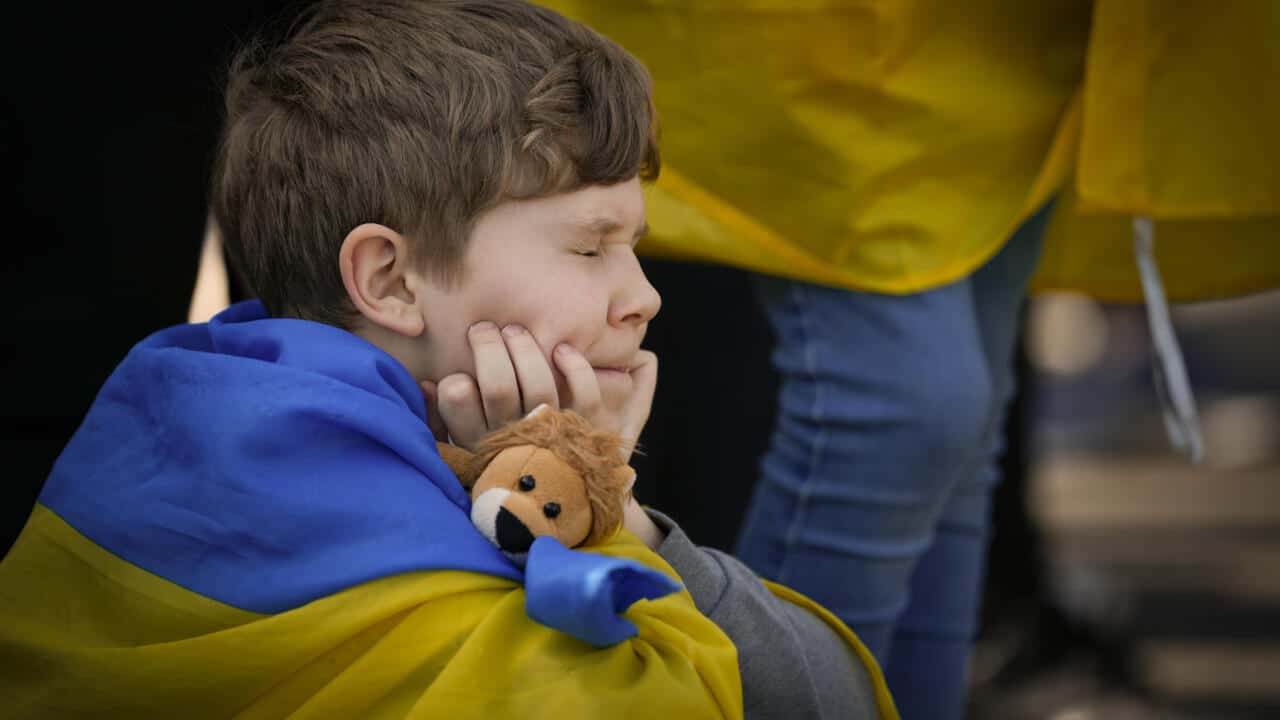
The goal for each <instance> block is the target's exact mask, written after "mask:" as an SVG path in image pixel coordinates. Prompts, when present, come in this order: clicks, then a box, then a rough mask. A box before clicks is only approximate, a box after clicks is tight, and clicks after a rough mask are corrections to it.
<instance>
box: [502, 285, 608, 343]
mask: <svg viewBox="0 0 1280 720" xmlns="http://www.w3.org/2000/svg"><path fill="white" fill-rule="evenodd" d="M521 314H522V315H523V316H524V318H526V319H525V320H524V324H525V327H527V328H529V329H530V330H531V331H532V332H533V334H534V337H535V338H537V340H538V344H539V345H540V346H541V347H542V348H543V350H544V351H545V352H546V353H548V355H549V354H550V352H551V351H552V350H553V349H554V348H555V346H556V345H558V344H560V343H569V344H570V345H572V346H573V347H575V348H577V349H578V350H581V351H586V350H588V349H589V348H590V347H591V345H592V344H593V343H594V342H595V341H596V339H597V338H599V337H600V335H601V334H602V333H603V332H605V330H606V329H607V327H608V317H609V305H608V294H607V293H605V292H603V291H601V290H599V289H597V288H595V287H593V286H592V285H591V284H589V283H572V282H567V283H563V284H561V285H560V286H558V287H556V288H555V289H554V292H545V293H541V294H539V295H538V296H536V297H531V298H528V301H527V302H526V303H525V304H524V305H523V309H522V311H521Z"/></svg>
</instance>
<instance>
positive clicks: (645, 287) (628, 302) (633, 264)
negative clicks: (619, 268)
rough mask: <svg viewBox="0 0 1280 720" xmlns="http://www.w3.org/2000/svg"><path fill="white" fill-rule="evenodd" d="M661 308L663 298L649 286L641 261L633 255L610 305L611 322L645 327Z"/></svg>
mask: <svg viewBox="0 0 1280 720" xmlns="http://www.w3.org/2000/svg"><path fill="white" fill-rule="evenodd" d="M661 307H662V296H661V295H659V294H658V291H657V290H655V289H654V287H653V285H651V284H649V278H647V277H645V275H644V269H643V268H642V267H640V260H639V259H638V258H637V257H636V256H635V254H634V253H633V254H632V255H631V258H630V261H629V263H628V266H627V267H626V268H625V269H624V270H623V278H622V282H620V283H619V284H618V289H617V292H615V293H614V297H613V302H612V303H610V308H609V316H610V317H609V320H610V321H611V322H612V323H613V324H614V325H643V324H645V323H647V322H649V321H650V320H652V319H653V317H654V316H655V315H657V314H658V310H659V309H660V308H661Z"/></svg>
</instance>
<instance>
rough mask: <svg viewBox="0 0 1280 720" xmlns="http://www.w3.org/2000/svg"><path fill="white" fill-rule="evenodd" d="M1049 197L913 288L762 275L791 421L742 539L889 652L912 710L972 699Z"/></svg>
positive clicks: (957, 707)
mask: <svg viewBox="0 0 1280 720" xmlns="http://www.w3.org/2000/svg"><path fill="white" fill-rule="evenodd" d="M1046 215H1047V213H1046V212H1045V211H1041V212H1040V213H1039V214H1037V215H1036V216H1035V217H1033V218H1032V219H1031V220H1029V221H1027V223H1026V224H1024V226H1023V227H1022V228H1021V229H1020V230H1019V231H1018V232H1017V233H1016V234H1015V235H1014V237H1013V238H1012V239H1011V240H1010V241H1009V243H1008V244H1007V245H1005V247H1004V248H1003V249H1002V250H1001V251H1000V252H999V253H997V254H996V255H995V256H994V257H993V258H992V259H991V260H989V261H988V262H987V263H986V264H985V265H983V266H982V267H981V268H979V269H978V270H977V271H975V272H974V273H973V274H972V275H970V276H969V277H967V278H964V279H962V280H960V281H957V282H954V283H952V284H950V285H946V286H944V287H940V288H937V289H934V290H929V291H927V292H921V293H917V294H913V295H903V296H897V295H884V294H877V293H867V292H855V291H849V290H840V289H834V288H828V287H820V286H816V285H810V284H806V283H801V282H794V281H788V280H781V279H777V278H771V277H759V278H758V279H757V283H756V291H757V296H758V298H759V299H760V301H761V303H762V305H763V307H764V309H765V313H766V314H767V315H768V317H769V322H770V324H771V325H772V326H773V329H774V332H775V333H776V336H777V347H776V349H775V351H774V356H773V362H774V365H775V366H776V367H777V369H778V371H779V373H780V375H781V381H782V385H781V390H780V398H779V407H778V421H777V426H776V427H775V429H774V432H773V437H772V440H771V444H770V447H769V450H768V452H767V453H766V454H765V457H764V459H763V461H762V463H761V478H760V482H759V484H758V485H757V487H756V490H755V494H754V496H753V497H752V501H751V506H750V509H749V510H748V512H747V518H746V521H745V524H744V526H743V529H742V534H741V536H740V538H739V542H738V548H737V551H738V556H739V557H740V558H742V560H743V561H745V562H746V563H747V564H748V565H750V566H751V567H752V568H753V569H755V570H756V572H758V573H760V574H761V575H762V576H764V577H767V578H770V579H772V580H775V581H777V582H780V583H782V584H784V585H788V586H790V587H793V588H795V589H796V590H799V591H800V592H802V593H804V594H806V595H808V596H809V597H811V598H813V599H814V600H816V601H818V602H819V603H821V604H822V605H824V606H825V607H827V608H828V609H830V610H831V611H832V612H834V613H835V614H836V615H838V616H839V617H840V618H842V619H843V620H844V621H845V622H846V623H847V624H848V625H849V626H850V627H851V628H853V630H854V631H855V632H856V633H857V634H858V636H859V637H860V638H861V639H862V641H863V642H864V643H866V645H867V647H868V648H869V649H870V650H871V652H872V653H874V654H875V656H876V658H877V659H878V660H879V662H880V665H881V667H882V668H884V670H885V673H886V676H887V679H888V682H889V687H890V689H891V690H892V691H893V693H894V697H895V699H896V701H897V702H898V706H899V708H900V709H901V711H902V717H903V718H905V719H907V720H916V719H922V720H924V719H927V720H943V719H945V718H960V717H962V716H963V714H964V706H965V696H966V686H965V674H966V665H967V661H968V656H969V649H970V646H971V644H972V639H973V636H974V633H975V632H976V626H977V618H978V610H979V603H980V601H981V588H982V581H983V575H984V571H985V557H986V551H987V543H988V533H989V529H990V503H991V493H992V490H993V489H994V487H995V485H996V482H997V481H998V479H999V471H998V466H997V464H996V463H997V461H998V460H999V456H1000V453H1001V451H1002V442H1003V421H1004V416H1005V411H1006V408H1007V406H1008V404H1009V400H1010V398H1011V397H1012V394H1013V389H1014V352H1013V351H1014V342H1015V341H1016V338H1017V336H1018V321H1019V310H1020V308H1021V305H1022V299H1023V297H1024V294H1025V291H1026V286H1027V282H1028V280H1029V278H1030V275H1031V273H1032V271H1033V269H1034V267H1035V263H1036V260H1037V258H1038V254H1039V248H1040V235H1041V232H1042V229H1043V225H1044V221H1045V217H1046Z"/></svg>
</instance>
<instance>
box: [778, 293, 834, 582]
mask: <svg viewBox="0 0 1280 720" xmlns="http://www.w3.org/2000/svg"><path fill="white" fill-rule="evenodd" d="M789 291H790V292H789V294H790V295H791V298H792V302H793V304H794V305H795V308H796V315H797V317H798V318H799V321H800V322H799V323H798V325H799V327H800V334H801V343H800V344H801V347H803V348H804V367H805V373H806V374H807V376H808V379H809V381H810V382H811V383H812V384H813V405H812V406H811V408H810V411H809V419H810V420H811V421H812V422H813V423H814V424H815V426H816V427H817V428H818V429H817V431H816V433H815V434H814V438H813V445H812V448H811V449H810V451H809V460H808V464H807V466H806V467H805V468H804V471H803V473H801V477H800V482H799V485H798V487H797V488H796V495H797V497H796V511H795V514H794V515H793V516H792V518H791V524H790V525H789V526H788V527H787V533H786V535H785V536H784V538H783V553H782V563H781V566H780V567H779V568H778V582H780V583H783V584H785V583H787V582H788V581H789V580H790V573H789V571H790V569H791V564H790V563H791V559H792V551H793V550H794V549H795V547H796V546H797V545H798V544H799V536H800V531H801V530H802V529H803V528H804V525H805V516H806V515H807V514H808V510H809V493H810V485H811V481H812V479H813V476H814V472H815V470H816V469H817V467H818V461H819V459H820V458H821V456H822V451H823V449H824V446H825V444H826V439H827V429H826V426H825V425H824V424H823V422H822V412H823V410H824V404H823V397H822V385H821V383H819V382H818V371H817V359H816V358H815V357H814V353H815V352H816V349H815V347H814V343H813V338H814V337H815V334H814V332H813V331H812V329H811V325H810V315H809V313H808V312H806V306H805V302H804V300H805V298H803V297H801V296H802V295H803V294H804V293H805V288H804V287H802V286H801V285H800V284H798V283H791V284H790V286H789Z"/></svg>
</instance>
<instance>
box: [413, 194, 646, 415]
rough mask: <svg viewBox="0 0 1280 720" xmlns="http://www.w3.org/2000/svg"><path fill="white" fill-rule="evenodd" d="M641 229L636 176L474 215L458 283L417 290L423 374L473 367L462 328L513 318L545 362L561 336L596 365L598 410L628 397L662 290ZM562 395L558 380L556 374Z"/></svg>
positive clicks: (438, 375)
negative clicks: (638, 249) (639, 254)
mask: <svg viewBox="0 0 1280 720" xmlns="http://www.w3.org/2000/svg"><path fill="white" fill-rule="evenodd" d="M646 229H647V225H646V222H645V205H644V195H643V193H642V192H641V188H640V181H639V179H638V178H632V179H631V180H629V181H627V182H622V183H618V184H616V185H611V186H591V187H587V188H583V189H580V190H576V191H574V192H570V193H564V194H560V195H553V196H550V197H545V198H538V199H534V200H522V201H512V202H505V203H502V204H500V205H498V206H496V207H494V208H492V209H490V210H489V211H487V212H485V213H484V214H482V215H481V216H480V217H479V218H478V219H477V221H476V223H475V226H474V229H473V231H472V234H471V238H470V241H469V246H468V248H467V255H466V260H465V263H466V272H465V276H464V279H463V281H462V283H461V284H459V285H458V286H456V287H453V288H450V289H445V288H443V287H442V286H439V285H437V284H434V283H432V284H431V285H430V287H429V289H428V292H426V293H424V294H423V295H421V296H420V297H421V300H419V308H420V311H421V312H422V315H423V318H424V319H425V321H426V333H425V335H426V337H427V339H428V340H427V342H426V343H425V344H424V350H423V352H424V353H425V357H423V358H422V361H423V362H422V364H421V367H422V368H423V369H424V370H425V375H426V377H425V379H428V380H432V381H439V380H440V379H441V378H443V377H445V376H447V375H450V374H453V373H456V372H466V373H471V374H474V372H475V364H474V360H473V358H472V352H471V348H470V346H469V344H468V335H467V332H468V329H469V328H470V327H471V326H472V325H473V324H475V323H477V322H481V321H490V322H493V323H495V324H496V325H497V327H498V328H502V327H505V326H507V325H519V326H522V327H523V328H525V329H526V330H527V331H528V332H529V333H531V334H532V335H533V337H534V339H535V340H537V342H538V345H539V347H540V348H541V349H542V352H543V355H544V356H545V357H546V359H547V362H548V364H549V365H550V367H553V368H554V367H555V364H554V363H552V361H551V353H552V351H553V350H554V349H555V347H556V346H557V345H559V344H560V343H567V344H569V345H571V346H572V347H573V348H575V349H576V350H578V351H579V352H580V353H581V354H582V355H583V356H584V357H585V358H586V360H587V361H588V362H589V363H590V364H591V365H592V366H593V367H595V368H596V376H597V378H598V379H599V382H600V392H601V400H602V401H603V404H604V406H605V409H606V411H612V412H620V409H621V408H622V407H623V405H624V404H625V402H626V400H627V399H628V398H629V397H630V395H631V392H632V389H633V382H632V377H631V375H630V372H629V371H630V370H632V369H633V368H634V367H635V366H636V364H637V357H636V356H637V353H638V351H639V349H640V342H641V340H642V339H643V338H644V334H645V330H646V329H647V328H648V323H649V320H650V319H652V318H653V316H654V315H655V314H656V313H657V312H658V308H659V306H660V305H661V298H660V297H659V296H658V293H657V291H656V290H654V288H653V286H652V285H650V284H649V281H648V280H647V279H646V278H645V276H644V272H643V271H642V270H641V268H640V263H639V261H638V259H637V258H636V254H635V250H634V247H635V243H636V241H638V240H639V238H640V236H641V235H643V234H644V232H645V231H646ZM556 375H557V378H556V379H557V384H558V385H560V391H561V394H562V396H563V394H564V387H563V382H564V380H563V378H561V377H559V374H558V373H557V374H556Z"/></svg>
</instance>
